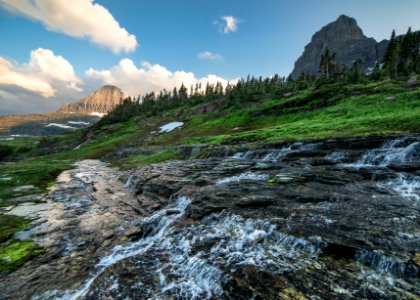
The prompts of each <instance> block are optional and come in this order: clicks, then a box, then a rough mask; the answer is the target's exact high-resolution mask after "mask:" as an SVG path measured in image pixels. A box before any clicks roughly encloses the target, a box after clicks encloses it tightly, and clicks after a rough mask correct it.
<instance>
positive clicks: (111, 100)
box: [58, 85, 124, 114]
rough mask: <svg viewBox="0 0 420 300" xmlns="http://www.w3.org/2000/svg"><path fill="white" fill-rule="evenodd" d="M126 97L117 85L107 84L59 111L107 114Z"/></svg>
mask: <svg viewBox="0 0 420 300" xmlns="http://www.w3.org/2000/svg"><path fill="white" fill-rule="evenodd" d="M123 99H124V93H123V92H122V91H121V89H119V88H118V87H116V86H112V85H105V86H103V87H101V88H100V89H99V90H97V91H95V92H93V93H92V94H90V95H88V96H86V97H85V98H83V99H81V100H80V101H77V102H73V103H69V104H65V105H63V106H62V107H61V108H60V109H59V110H58V112H59V113H75V114H94V113H97V114H106V113H108V112H110V111H111V110H112V109H113V108H114V107H115V106H116V105H118V104H119V103H120V102H121V101H122V100H123Z"/></svg>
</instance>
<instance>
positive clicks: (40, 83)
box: [0, 48, 237, 115]
mask: <svg viewBox="0 0 420 300" xmlns="http://www.w3.org/2000/svg"><path fill="white" fill-rule="evenodd" d="M236 81H237V79H234V80H231V81H230V82H231V83H234V82H236ZM217 82H220V83H221V84H222V85H223V86H226V85H227V84H228V80H226V79H224V78H222V77H219V76H216V75H212V74H210V75H208V76H206V77H202V78H198V77H197V76H196V75H195V74H194V73H192V72H186V71H170V70H168V69H167V68H165V67H164V66H161V65H159V64H151V63H148V62H142V63H141V64H140V65H139V66H136V65H135V63H134V62H133V61H132V60H130V59H128V58H125V59H122V60H121V61H120V62H119V63H118V64H117V65H115V66H112V67H110V68H108V69H104V70H94V69H92V68H91V69H88V70H87V71H86V72H85V77H84V78H79V77H78V76H77V75H76V74H75V72H74V69H73V66H72V65H71V63H70V62H68V61H67V60H66V59H65V58H63V57H62V56H59V55H56V54H54V52H52V51H51V50H48V49H43V48H38V49H35V50H33V51H31V53H30V59H29V62H27V63H15V62H12V61H9V60H7V59H6V58H4V57H1V56H0V115H1V114H23V113H43V112H50V111H55V110H57V109H58V108H59V107H60V106H61V105H62V104H64V103H70V102H73V101H76V100H79V99H81V98H83V97H85V96H87V95H88V94H89V93H91V92H93V91H94V90H96V89H99V88H100V87H101V86H102V85H104V84H111V85H115V86H118V87H120V88H121V89H122V90H123V91H124V93H125V94H126V95H131V96H138V95H144V94H146V93H149V92H152V91H153V92H159V91H162V90H164V89H166V90H167V91H171V90H172V89H173V88H175V87H177V88H179V87H180V86H181V84H184V85H185V86H186V87H187V88H189V87H190V86H191V85H195V84H197V83H201V85H202V86H203V87H204V86H205V85H206V84H207V83H210V84H216V83H217ZM81 86H83V90H82V88H81Z"/></svg>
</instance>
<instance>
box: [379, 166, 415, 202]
mask: <svg viewBox="0 0 420 300" xmlns="http://www.w3.org/2000/svg"><path fill="white" fill-rule="evenodd" d="M378 186H379V187H381V188H391V189H393V190H394V191H396V192H397V193H398V194H400V195H401V197H404V198H411V199H415V200H417V201H419V200H420V176H413V175H406V174H401V173H400V174H398V177H397V178H396V179H393V180H389V181H386V182H380V183H378Z"/></svg>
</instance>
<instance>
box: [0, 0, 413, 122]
mask: <svg viewBox="0 0 420 300" xmlns="http://www.w3.org/2000/svg"><path fill="white" fill-rule="evenodd" d="M341 14H346V15H348V16H350V17H353V18H355V19H356V20H357V21H358V24H359V26H360V27H361V28H362V29H363V31H364V33H365V35H366V36H368V37H373V38H375V39H376V40H377V41H380V40H383V39H385V38H389V36H390V33H391V31H392V30H393V29H395V30H396V32H397V34H403V33H405V32H406V31H407V29H408V27H409V26H411V27H412V28H413V30H419V29H420V17H419V15H420V0H398V1H396V0H352V1H348V0H317V1H313V0H289V1H284V0H118V1H117V0H98V1H93V0H72V1H68V0H0V41H1V42H0V114H24V113H42V112H48V111H55V110H56V109H58V107H59V106H60V105H62V104H63V103H68V102H72V101H75V100H77V99H80V98H82V97H84V96H86V95H87V94H89V93H90V92H92V91H94V90H96V89H98V88H99V87H101V86H102V85H104V84H113V85H117V86H119V87H120V88H122V89H123V91H124V92H125V93H126V94H127V95H139V94H144V93H146V92H150V91H159V90H162V89H164V88H165V89H168V90H169V89H172V88H173V87H174V86H179V85H180V84H181V83H185V84H186V85H187V86H189V85H191V84H193V83H196V82H203V83H205V82H211V83H215V82H217V81H220V82H222V83H224V84H226V83H227V82H228V81H234V80H236V79H238V78H241V77H246V76H247V75H248V74H251V75H255V76H271V75H273V74H279V75H281V76H288V74H289V73H290V72H291V71H292V69H293V65H294V62H295V61H296V59H297V58H298V57H299V56H300V55H301V54H302V52H303V49H304V47H305V45H306V44H307V43H309V41H310V39H311V36H312V35H313V34H314V33H315V32H316V31H318V30H319V29H320V28H321V27H323V26H325V25H326V24H328V23H330V22H332V21H334V20H336V19H337V18H338V16H339V15H341Z"/></svg>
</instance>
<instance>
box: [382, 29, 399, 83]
mask: <svg viewBox="0 0 420 300" xmlns="http://www.w3.org/2000/svg"><path fill="white" fill-rule="evenodd" d="M399 52H400V44H399V41H398V40H397V38H396V35H395V30H393V31H392V34H391V39H390V41H389V44H388V47H387V48H386V51H385V56H384V60H383V63H384V69H385V73H386V75H387V76H388V77H389V78H395V77H397V76H398V58H399Z"/></svg>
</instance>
